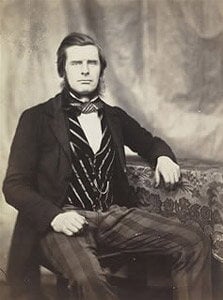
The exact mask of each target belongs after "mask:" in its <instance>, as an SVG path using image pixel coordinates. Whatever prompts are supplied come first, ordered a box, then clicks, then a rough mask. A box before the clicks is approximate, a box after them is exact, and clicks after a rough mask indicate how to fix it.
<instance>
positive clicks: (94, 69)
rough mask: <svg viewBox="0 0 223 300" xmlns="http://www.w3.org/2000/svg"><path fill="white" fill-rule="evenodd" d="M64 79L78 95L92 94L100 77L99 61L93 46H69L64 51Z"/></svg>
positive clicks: (96, 50)
mask: <svg viewBox="0 0 223 300" xmlns="http://www.w3.org/2000/svg"><path fill="white" fill-rule="evenodd" d="M66 55H67V56H66V64H65V72H66V78H67V81H68V83H69V85H70V87H71V88H72V89H73V90H74V91H75V92H77V93H79V94H80V95H87V94H89V93H91V92H93V91H94V90H95V89H96V88H97V85H98V81H99V77H100V70H101V65H100V60H99V55H98V49H97V47H95V46H93V45H86V46H71V47H68V48H67V49H66Z"/></svg>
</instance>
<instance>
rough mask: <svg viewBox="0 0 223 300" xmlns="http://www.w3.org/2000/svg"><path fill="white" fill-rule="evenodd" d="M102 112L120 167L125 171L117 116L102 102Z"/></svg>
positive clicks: (121, 138)
mask: <svg viewBox="0 0 223 300" xmlns="http://www.w3.org/2000/svg"><path fill="white" fill-rule="evenodd" d="M104 112H105V116H106V120H107V122H108V127H109V129H110V132H111V135H112V138H113V142H114V145H115V148H116V150H117V152H118V156H119V161H120V164H121V167H122V169H123V170H124V172H125V173H126V161H125V154H124V151H123V137H122V131H121V128H120V123H119V119H118V118H117V115H116V112H115V111H114V109H113V108H112V107H111V106H109V105H107V104H106V103H104Z"/></svg>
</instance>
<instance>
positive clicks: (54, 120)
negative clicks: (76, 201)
mask: <svg viewBox="0 0 223 300" xmlns="http://www.w3.org/2000/svg"><path fill="white" fill-rule="evenodd" d="M63 97H64V93H63V92H62V93H61V94H58V95H56V96H55V97H54V98H52V99H50V100H49V101H47V102H45V103H42V104H40V105H37V106H35V107H32V108H30V109H28V110H26V111H25V112H24V113H23V114H22V116H21V118H20V121H19V124H18V127H17V130H16V134H15V137H14V140H13V143H12V147H11V152H10V157H9V165H8V170H7V174H6V178H5V181H4V184H3V191H4V194H5V198H6V201H7V202H8V203H9V204H10V205H12V206H13V207H15V208H16V209H17V210H18V212H19V213H18V217H17V221H16V225H15V230H14V234H13V237H12V243H11V250H10V254H9V263H8V280H9V282H10V283H11V284H13V285H14V286H15V287H16V286H17V287H18V286H19V285H20V284H21V282H22V281H24V278H25V274H26V273H27V274H28V273H29V272H30V270H31V269H32V268H33V267H34V265H35V263H36V264H38V263H37V260H36V254H37V247H38V240H39V238H41V236H42V235H44V234H45V233H46V232H47V231H48V230H49V229H50V222H51V221H52V219H53V218H54V217H55V216H56V215H57V214H59V213H60V212H62V209H61V208H62V206H63V204H64V200H65V196H66V191H67V187H68V184H69V181H70V177H71V174H72V172H71V171H72V170H71V153H70V146H69V137H68V124H67V120H66V117H65V114H64V110H63V109H62V102H63ZM104 113H105V115H106V119H107V122H108V126H109V129H110V131H111V135H112V138H113V142H114V146H115V151H116V153H117V155H116V161H115V170H114V176H113V178H114V179H113V187H114V202H115V203H117V204H119V205H121V206H127V207H130V206H133V205H134V197H131V193H130V189H129V185H128V180H127V176H126V163H125V154H124V145H127V146H128V147H130V148H131V149H132V150H133V151H134V152H136V153H138V154H139V155H140V156H141V157H143V158H145V159H146V160H147V161H148V162H149V163H150V164H151V165H152V166H153V167H154V166H155V165H156V160H157V158H158V157H159V156H161V155H166V156H169V157H171V158H172V159H174V160H175V158H174V154H173V153H172V151H171V149H170V147H169V146H168V145H167V144H166V143H165V142H164V141H163V140H161V139H160V138H157V137H153V136H152V135H151V133H149V132H148V131H146V130H145V129H144V128H142V127H141V126H140V125H139V124H138V123H137V122H136V121H135V120H134V119H133V118H131V117H130V116H128V115H127V114H126V113H125V112H124V111H123V110H122V109H120V108H118V107H111V106H109V105H107V104H105V105H104ZM25 280H27V279H25ZM25 283H26V284H29V282H28V281H25Z"/></svg>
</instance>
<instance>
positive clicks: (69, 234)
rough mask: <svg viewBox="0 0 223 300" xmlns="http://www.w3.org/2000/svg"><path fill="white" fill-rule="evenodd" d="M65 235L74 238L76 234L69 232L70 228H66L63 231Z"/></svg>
mask: <svg viewBox="0 0 223 300" xmlns="http://www.w3.org/2000/svg"><path fill="white" fill-rule="evenodd" d="M63 233H64V234H66V235H67V236H72V235H73V234H74V233H73V232H72V231H71V230H69V229H68V228H64V229H63Z"/></svg>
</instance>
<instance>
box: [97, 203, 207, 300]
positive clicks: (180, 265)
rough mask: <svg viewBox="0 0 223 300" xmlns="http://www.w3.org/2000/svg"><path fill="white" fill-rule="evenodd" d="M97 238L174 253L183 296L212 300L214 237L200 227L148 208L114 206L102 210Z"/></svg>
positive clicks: (112, 244) (179, 291)
mask: <svg viewBox="0 0 223 300" xmlns="http://www.w3.org/2000/svg"><path fill="white" fill-rule="evenodd" d="M100 216H101V217H100V226H99V233H98V237H97V240H98V242H99V243H100V245H101V246H103V247H109V248H112V249H114V251H115V250H121V251H123V252H128V251H137V252H138V251H145V252H146V253H148V254H149V253H151V254H159V253H160V254H165V255H171V256H172V258H173V266H172V277H173V281H174V284H175V293H174V294H175V295H176V298H177V299H179V300H211V298H212V296H211V294H212V293H211V278H210V241H209V239H208V238H207V237H206V236H205V235H204V234H203V233H202V231H201V230H199V229H198V228H195V227H192V226H187V225H182V224H179V223H178V222H176V221H173V220H171V219H167V218H164V217H162V216H158V215H154V214H151V213H149V212H148V211H147V210H146V208H144V209H143V210H142V209H137V208H136V209H134V208H133V209H125V208H119V207H111V208H110V210H109V211H108V212H106V213H101V214H100Z"/></svg>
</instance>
